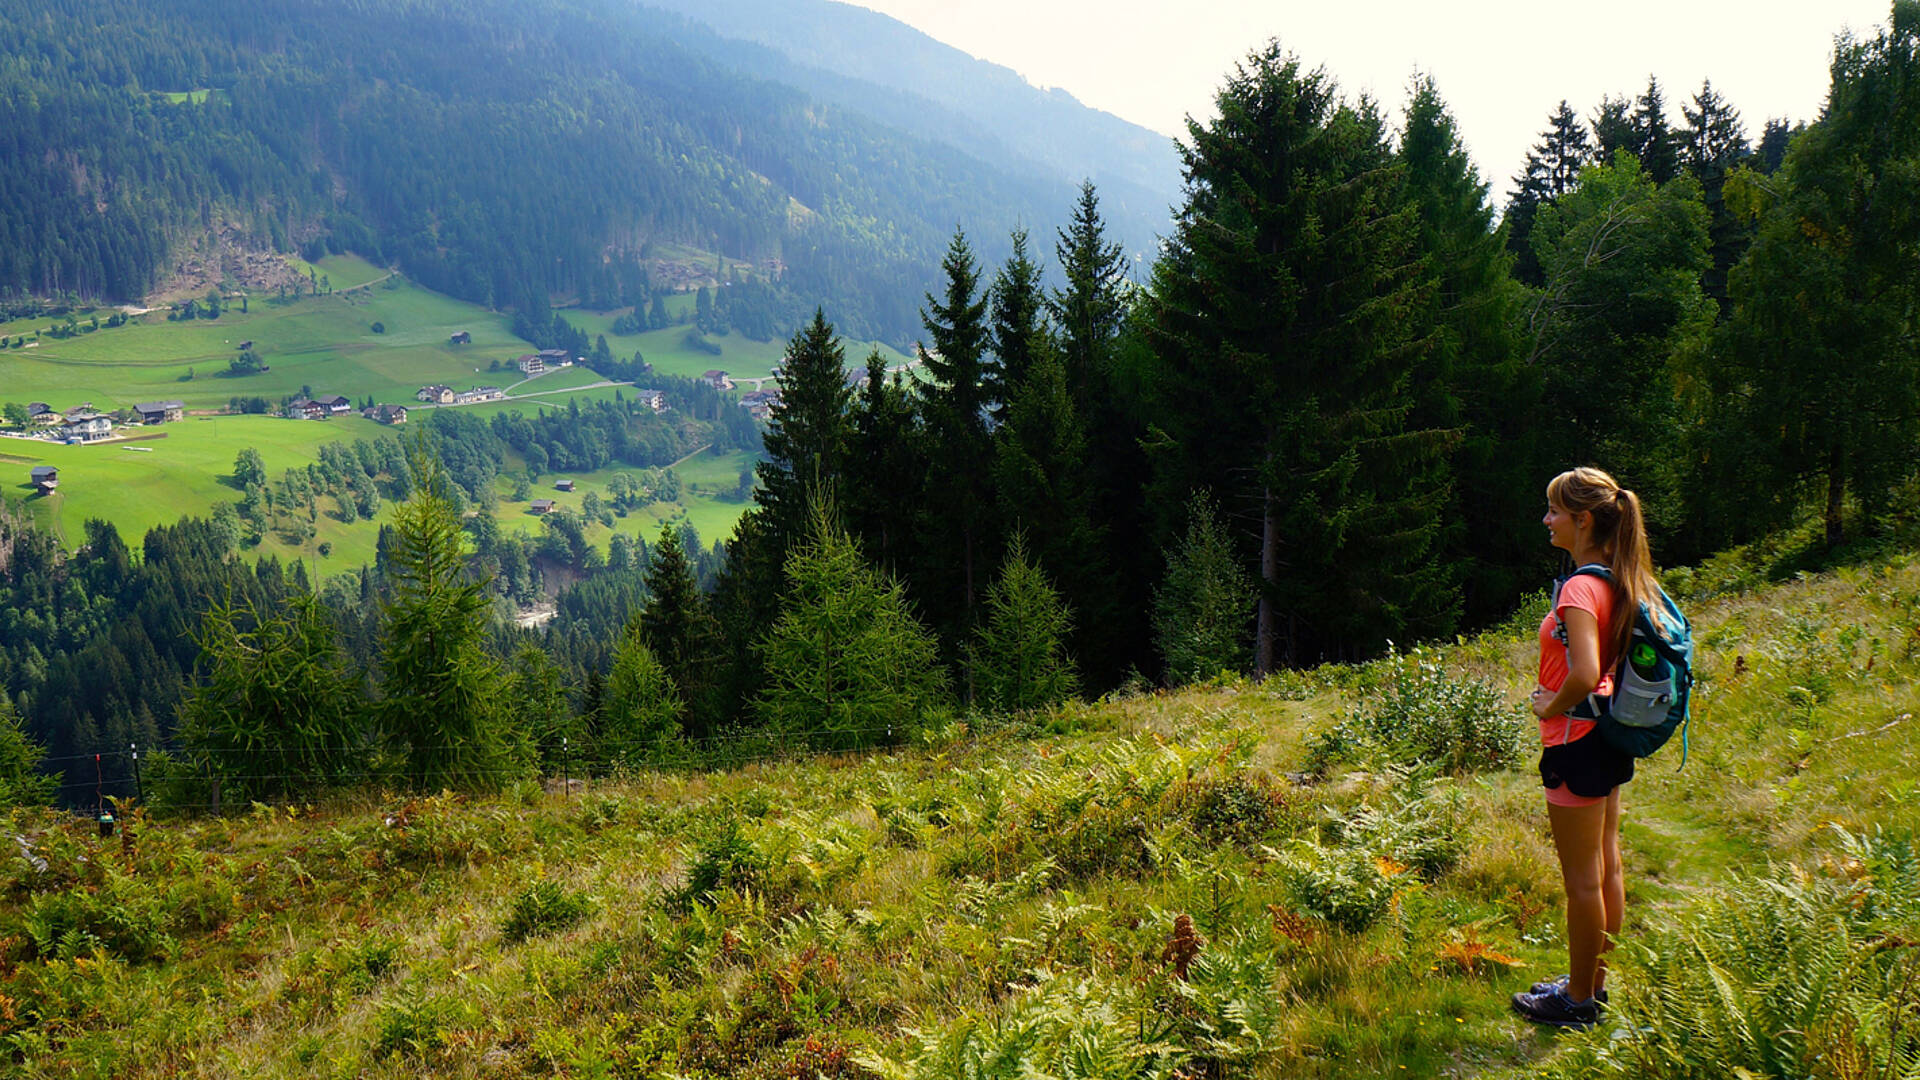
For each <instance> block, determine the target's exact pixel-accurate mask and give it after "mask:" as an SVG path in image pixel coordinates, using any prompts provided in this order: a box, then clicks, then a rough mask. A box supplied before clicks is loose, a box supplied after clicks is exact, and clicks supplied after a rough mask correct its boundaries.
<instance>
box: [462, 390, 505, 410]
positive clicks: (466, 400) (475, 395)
mask: <svg viewBox="0 0 1920 1080" xmlns="http://www.w3.org/2000/svg"><path fill="white" fill-rule="evenodd" d="M506 396H507V392H506V391H505V390H502V389H500V388H499V387H497V386H476V387H474V388H473V389H471V390H462V391H461V392H459V393H457V394H455V395H453V403H454V404H455V405H472V404H475V403H477V402H482V401H499V400H500V399H502V398H504V397H506Z"/></svg>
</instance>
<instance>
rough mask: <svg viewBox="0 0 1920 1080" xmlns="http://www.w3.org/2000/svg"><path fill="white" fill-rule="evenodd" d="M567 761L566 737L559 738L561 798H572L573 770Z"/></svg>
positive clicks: (570, 763)
mask: <svg viewBox="0 0 1920 1080" xmlns="http://www.w3.org/2000/svg"><path fill="white" fill-rule="evenodd" d="M572 764H573V763H572V762H571V761H570V760H568V752H567V737H566V736H565V735H562V736H560V792H561V798H565V799H571V798H573V769H572Z"/></svg>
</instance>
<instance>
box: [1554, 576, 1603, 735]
mask: <svg viewBox="0 0 1920 1080" xmlns="http://www.w3.org/2000/svg"><path fill="white" fill-rule="evenodd" d="M1613 603H1614V600H1613V584H1612V583H1611V582H1608V581H1603V580H1601V579H1600V578H1597V577H1594V576H1593V575H1592V574H1579V575H1576V576H1574V577H1571V578H1568V579H1567V582H1566V584H1564V585H1562V586H1560V606H1559V607H1558V608H1556V609H1555V610H1553V611H1550V612H1548V613H1547V617H1546V619H1544V620H1543V621H1542V622H1541V623H1540V685H1541V686H1543V687H1545V688H1546V689H1547V690H1549V691H1551V692H1553V693H1559V692H1560V687H1561V686H1562V685H1563V684H1564V683H1565V682H1566V681H1567V673H1568V668H1567V648H1566V646H1564V645H1562V644H1560V641H1559V639H1557V638H1555V637H1554V636H1553V628H1554V616H1556V615H1560V616H1561V617H1562V618H1564V617H1565V616H1564V614H1562V613H1564V612H1565V611H1566V610H1567V609H1568V608H1579V609H1580V610H1582V611H1585V612H1588V613H1589V614H1591V615H1592V616H1593V619H1594V622H1595V623H1597V624H1598V625H1599V627H1600V685H1599V686H1598V687H1596V688H1595V689H1594V693H1596V694H1611V693H1613V666H1614V661H1615V659H1617V657H1616V655H1615V650H1614V647H1613V635H1612V634H1611V633H1609V632H1608V628H1609V627H1611V626H1612V625H1613ZM1593 723H1594V722H1593V721H1592V720H1582V719H1580V718H1578V717H1573V716H1567V715H1565V714H1562V715H1560V716H1550V717H1548V718H1546V719H1545V720H1542V721H1540V742H1541V744H1542V745H1544V746H1558V745H1560V744H1561V743H1570V742H1572V741H1574V740H1575V739H1578V738H1580V737H1581V736H1583V735H1585V734H1586V733H1587V732H1589V731H1592V730H1593Z"/></svg>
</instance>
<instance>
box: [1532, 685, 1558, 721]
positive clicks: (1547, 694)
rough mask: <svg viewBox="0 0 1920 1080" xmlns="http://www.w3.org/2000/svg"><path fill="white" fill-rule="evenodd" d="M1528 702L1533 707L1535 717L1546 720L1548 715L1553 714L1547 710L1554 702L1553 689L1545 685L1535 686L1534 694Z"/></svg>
mask: <svg viewBox="0 0 1920 1080" xmlns="http://www.w3.org/2000/svg"><path fill="white" fill-rule="evenodd" d="M1527 704H1529V705H1530V706H1532V707H1533V718H1534V719H1536V720H1545V719H1546V718H1547V717H1549V716H1552V715H1553V714H1552V713H1550V712H1548V711H1547V707H1548V706H1550V705H1552V704H1553V691H1551V690H1549V689H1547V688H1546V687H1544V686H1535V687H1534V688H1533V696H1532V697H1531V698H1530V699H1529V700H1528V702H1527Z"/></svg>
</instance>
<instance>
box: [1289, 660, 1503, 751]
mask: <svg viewBox="0 0 1920 1080" xmlns="http://www.w3.org/2000/svg"><path fill="white" fill-rule="evenodd" d="M1526 730H1527V729H1526V726H1525V724H1524V723H1523V722H1522V719H1521V712H1520V706H1518V705H1517V704H1514V703H1511V702H1509V701H1507V700H1505V698H1504V697H1503V696H1502V695H1501V693H1500V691H1499V689H1498V688H1496V687H1495V686H1494V685H1493V684H1492V683H1490V682H1487V681H1486V680H1484V679H1466V678H1458V677H1456V676H1454V675H1452V674H1450V673H1449V672H1448V671H1447V669H1446V668H1445V667H1443V666H1442V665H1441V664H1440V662H1439V661H1437V660H1435V659H1433V658H1432V657H1430V656H1428V655H1426V654H1424V653H1422V652H1421V651H1420V650H1418V649H1416V650H1414V652H1413V653H1412V655H1410V656H1409V657H1407V659H1406V660H1405V661H1404V662H1401V663H1399V664H1398V665H1396V666H1395V668H1394V670H1393V672H1392V674H1391V675H1390V676H1389V677H1388V678H1387V680H1386V682H1385V684H1384V685H1383V686H1382V687H1381V690H1380V694H1379V697H1378V698H1377V699H1375V700H1374V701H1372V702H1371V703H1368V704H1365V705H1361V706H1359V707H1356V708H1355V709H1353V710H1352V711H1350V712H1349V713H1348V714H1347V715H1346V716H1345V717H1343V718H1342V719H1341V720H1340V721H1339V722H1338V723H1336V724H1335V725H1334V726H1333V727H1331V728H1329V729H1328V730H1326V731H1324V732H1322V733H1321V734H1320V735H1319V736H1317V737H1316V738H1315V739H1314V741H1313V742H1312V743H1311V744H1310V746H1309V747H1308V765H1309V767H1310V768H1312V769H1313V770H1315V771H1324V770H1325V769H1326V768H1327V767H1328V766H1330V765H1333V764H1336V763H1341V762H1350V763H1368V764H1401V765H1437V766H1439V767H1440V768H1442V769H1444V770H1446V771H1447V772H1450V773H1456V774H1457V773H1470V772H1491V771H1497V770H1500V769H1505V768H1509V767H1511V766H1513V765H1514V764H1516V763H1517V762H1518V761H1519V760H1520V754H1521V747H1522V745H1523V743H1524V737H1525V734H1526Z"/></svg>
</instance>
